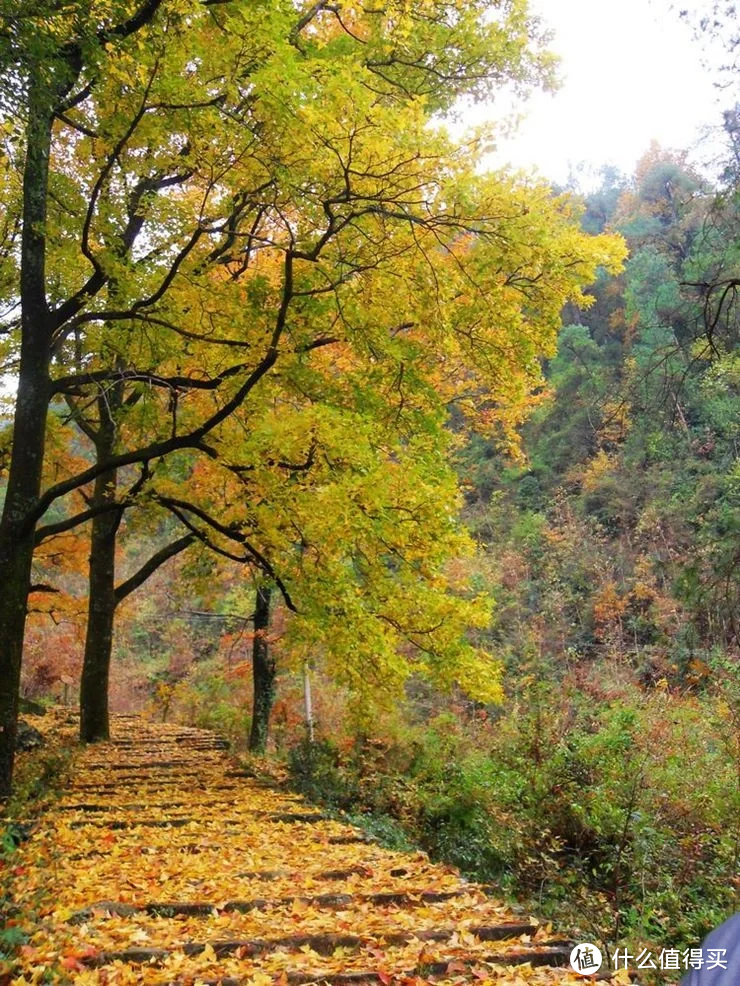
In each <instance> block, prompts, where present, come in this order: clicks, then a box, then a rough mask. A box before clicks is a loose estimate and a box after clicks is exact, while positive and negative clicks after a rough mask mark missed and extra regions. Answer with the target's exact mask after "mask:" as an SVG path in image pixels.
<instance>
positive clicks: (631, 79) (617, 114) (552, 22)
mask: <svg viewBox="0 0 740 986" xmlns="http://www.w3.org/2000/svg"><path fill="white" fill-rule="evenodd" d="M531 6H532V8H533V10H534V11H535V12H536V13H538V14H539V15H540V16H541V18H542V19H543V21H544V22H545V23H546V24H547V25H548V26H549V27H550V28H551V29H552V30H554V32H555V38H554V40H553V41H552V42H551V44H550V47H551V49H552V50H554V51H555V52H557V54H559V55H560V57H561V65H560V76H561V79H562V80H563V84H562V86H561V88H560V90H559V91H558V92H557V93H555V94H554V95H547V94H542V93H538V94H537V95H536V96H534V97H532V98H531V99H530V100H529V101H528V102H527V103H526V104H525V107H524V112H525V113H526V119H525V120H524V121H523V122H522V123H521V125H520V127H519V132H518V134H517V136H515V137H510V138H508V139H502V140H501V141H500V142H499V147H498V151H497V153H496V154H495V155H493V156H492V157H491V159H490V161H491V164H492V165H493V166H496V165H501V164H505V163H511V164H513V165H515V166H516V167H531V166H535V167H536V168H537V169H538V170H539V171H540V172H542V174H544V175H545V176H546V177H547V178H549V179H551V180H552V181H557V182H564V181H566V179H567V177H568V172H569V165H570V164H574V165H575V164H578V163H579V162H586V163H587V164H588V165H590V166H592V167H593V168H598V167H599V166H600V165H602V164H614V165H616V166H617V167H618V168H619V169H620V170H622V171H624V172H626V173H627V174H629V173H631V172H632V170H633V167H634V164H635V162H636V161H637V160H638V158H639V157H640V156H641V155H642V154H643V153H644V152H645V151H646V150H647V149H648V147H649V145H650V141H651V140H652V139H655V140H657V141H658V143H660V144H661V145H662V146H664V147H672V148H676V149H684V148H686V149H688V148H689V147H691V146H692V145H693V144H694V143H695V141H696V140H697V137H698V136H699V131H700V129H701V127H702V125H706V124H711V125H717V124H719V123H720V121H721V116H720V112H719V109H718V106H717V94H716V90H715V89H714V87H713V86H712V81H711V78H710V76H709V74H708V72H707V71H706V70H705V69H704V68H703V67H702V64H701V59H702V51H701V48H700V45H699V44H698V43H697V42H696V41H695V40H694V38H693V37H692V34H691V31H690V29H689V27H688V26H687V25H686V24H685V23H683V22H682V21H680V20H679V18H678V13H677V11H676V10H675V9H674V10H673V11H671V10H670V9H669V3H668V0H619V2H614V0H531ZM684 6H689V7H691V6H694V7H696V6H697V4H696V0H695V2H694V3H692V2H691V0H688V2H687V3H684ZM500 112H501V110H500V109H499V108H498V107H497V108H494V107H485V106H481V107H476V108H475V109H474V110H473V111H471V112H470V113H466V114H465V117H466V121H467V122H473V121H475V122H478V121H482V120H488V119H495V118H496V115H497V113H500Z"/></svg>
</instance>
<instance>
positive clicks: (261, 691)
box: [249, 586, 276, 753]
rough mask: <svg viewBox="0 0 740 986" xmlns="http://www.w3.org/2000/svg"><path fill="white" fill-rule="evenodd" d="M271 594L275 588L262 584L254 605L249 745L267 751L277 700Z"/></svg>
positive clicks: (256, 751)
mask: <svg viewBox="0 0 740 986" xmlns="http://www.w3.org/2000/svg"><path fill="white" fill-rule="evenodd" d="M271 595H272V589H271V588H269V587H264V586H261V587H260V588H259V589H258V590H257V600H256V603H255V608H254V645H253V647H252V678H253V681H254V702H253V705H252V730H251V732H250V734H249V749H250V750H251V751H252V752H254V753H264V752H265V747H266V746H267V732H268V729H269V726H270V713H271V712H272V705H273V702H274V701H275V671H276V668H275V661H274V659H273V658H272V657H271V656H270V645H269V642H268V640H267V633H268V630H269V629H270V596H271Z"/></svg>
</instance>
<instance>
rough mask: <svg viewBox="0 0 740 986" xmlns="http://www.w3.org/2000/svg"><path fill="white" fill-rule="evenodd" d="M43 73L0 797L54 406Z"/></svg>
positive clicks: (36, 90)
mask: <svg viewBox="0 0 740 986" xmlns="http://www.w3.org/2000/svg"><path fill="white" fill-rule="evenodd" d="M46 95H47V94H46V93H45V92H44V89H43V86H42V85H41V83H40V82H39V81H38V80H35V79H32V80H31V82H30V92H29V98H28V123H27V130H26V134H27V147H26V160H25V165H24V173H23V232H22V237H21V275H20V289H21V290H20V299H21V354H20V367H19V373H18V391H17V397H16V405H15V417H14V422H13V450H12V454H11V459H10V471H9V473H8V486H7V492H6V498H5V505H4V508H3V514H2V520H0V572H2V573H3V587H2V592H0V799H3V798H6V797H8V796H9V794H10V788H11V783H12V778H13V760H14V755H15V737H16V730H17V721H18V691H19V686H20V675H21V661H22V656H23V635H24V632H25V626H26V610H27V605H28V594H29V589H30V585H31V563H32V560H33V548H34V527H35V524H34V522H33V521H29V513H30V511H32V510H33V508H34V507H35V506H36V504H37V503H38V498H39V494H40V492H41V471H42V467H43V462H44V438H45V432H46V416H47V413H48V407H49V392H50V385H49V362H50V318H49V309H48V306H47V303H46V290H45V255H46V241H45V233H44V226H45V222H46V203H47V192H48V178H49V154H50V149H51V120H52V117H51V112H50V109H49V105H48V98H45V96H46Z"/></svg>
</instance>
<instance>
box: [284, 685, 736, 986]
mask: <svg viewBox="0 0 740 986" xmlns="http://www.w3.org/2000/svg"><path fill="white" fill-rule="evenodd" d="M739 765H740V758H739V756H738V722H737V710H736V708H734V707H733V706H732V705H731V704H730V702H729V701H728V696H727V695H724V696H722V695H716V696H711V697H710V696H703V697H696V696H688V695H683V696H681V695H670V694H666V693H659V692H652V693H645V692H642V691H641V690H640V689H638V688H636V687H626V686H625V687H622V688H621V689H620V690H619V691H615V693H614V694H612V695H600V696H599V700H598V701H594V698H593V696H590V695H589V694H587V693H586V692H584V691H583V690H580V689H577V688H575V687H573V686H572V685H571V686H566V685H563V686H562V687H561V688H559V689H558V688H554V687H553V686H552V683H550V684H549V685H548V684H545V683H543V682H540V683H537V682H536V681H533V682H531V683H530V685H529V687H528V689H527V694H526V695H520V696H519V699H518V700H517V701H516V702H514V703H512V704H511V705H510V706H509V707H507V708H505V709H504V710H503V711H502V712H500V713H499V714H498V715H495V716H491V717H490V718H489V717H487V716H486V715H485V713H478V714H477V715H476V714H473V715H468V716H465V715H460V714H457V715H455V714H452V713H449V712H448V713H443V714H440V715H437V716H436V717H435V718H433V719H432V720H431V721H430V722H429V723H428V724H422V723H416V724H414V723H412V722H410V721H409V718H408V715H407V714H405V715H400V714H398V715H396V716H395V717H391V718H388V719H386V720H385V721H384V722H383V723H382V724H380V725H379V727H378V729H377V735H375V736H373V737H370V736H367V735H355V736H352V737H345V738H344V740H342V739H340V740H339V741H338V740H337V739H336V737H335V736H333V737H332V738H331V739H328V738H324V739H320V740H318V741H317V742H315V743H313V744H310V743H308V742H303V743H301V744H299V745H298V746H295V747H293V748H292V749H291V750H289V752H288V766H289V772H290V776H291V779H292V783H293V785H294V786H295V787H296V788H298V789H299V790H300V791H301V792H302V793H304V794H305V795H306V796H307V797H309V798H310V799H312V800H314V801H316V802H319V803H321V804H324V805H327V806H330V807H331V808H333V809H337V810H344V811H346V812H348V813H349V814H350V816H351V820H352V821H355V822H357V823H359V824H361V825H362V827H363V828H364V829H365V830H366V831H369V832H371V833H372V834H373V835H375V836H377V837H379V838H380V839H381V841H383V842H384V843H385V844H386V845H389V846H392V847H394V848H409V847H411V846H420V847H421V848H423V849H424V850H426V851H427V852H429V854H430V855H431V856H432V857H433V858H434V859H440V860H445V861H447V862H450V863H452V864H454V865H456V866H458V867H459V868H460V870H461V871H462V872H463V874H465V875H466V876H469V877H471V878H473V879H476V880H481V881H484V882H493V883H496V884H497V885H498V886H499V887H500V888H501V892H502V894H504V895H506V896H508V897H509V899H512V900H516V901H517V902H518V903H520V904H521V905H523V906H525V907H527V908H529V909H530V910H533V911H536V912H537V913H538V914H540V915H541V916H543V917H546V918H553V919H554V920H555V921H556V922H557V925H558V926H559V927H560V928H561V929H564V930H567V931H568V932H569V933H573V932H579V933H582V934H583V935H584V937H585V938H586V940H588V941H595V942H598V943H600V944H601V945H603V946H604V949H605V950H606V951H607V952H608V953H609V954H612V953H613V952H614V950H615V948H616V947H617V946H618V947H619V948H620V949H621V948H624V947H628V948H629V950H630V951H631V952H633V953H635V954H637V952H636V951H635V949H637V951H638V952H639V951H640V950H641V949H642V948H648V949H651V950H652V951H653V952H654V953H655V954H656V955H657V954H659V953H660V951H661V949H663V948H679V949H684V948H692V947H694V948H695V947H697V946H698V945H699V943H700V941H701V939H702V938H703V937H704V936H705V935H706V933H707V932H708V931H709V930H710V929H711V928H713V927H715V926H716V925H718V924H719V923H721V922H722V921H723V920H724V919H725V918H727V917H728V916H729V915H730V914H731V913H732V912H733V911H734V910H736V909H737V907H738V889H739V888H738V881H737V872H738V852H739V846H740V790H739V788H738V767H739ZM664 981H665V980H664Z"/></svg>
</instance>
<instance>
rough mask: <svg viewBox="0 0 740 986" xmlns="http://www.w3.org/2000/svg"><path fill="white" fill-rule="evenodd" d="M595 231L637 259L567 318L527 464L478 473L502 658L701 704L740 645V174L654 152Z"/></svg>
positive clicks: (613, 184) (480, 518)
mask: <svg viewBox="0 0 740 986" xmlns="http://www.w3.org/2000/svg"><path fill="white" fill-rule="evenodd" d="M737 125H738V119H737V117H736V116H733V115H729V114H728V115H727V118H726V127H727V131H728V136H730V137H732V138H733V139H734V141H735V144H734V145H733V146H737V145H736V141H737V133H736V127H737ZM583 222H584V225H585V227H586V228H589V229H592V230H594V231H598V230H602V229H604V228H606V227H609V228H613V229H617V230H619V231H620V232H622V233H623V235H624V236H625V237H626V239H627V243H628V245H629V249H630V256H629V259H628V261H627V264H626V267H625V271H624V273H623V274H622V275H621V276H619V277H609V276H603V277H601V278H600V279H599V281H598V282H597V283H596V285H595V286H594V287H593V288H592V292H593V294H594V297H595V301H594V304H593V306H592V307H591V308H590V309H587V310H575V309H567V310H566V312H565V318H564V322H565V325H564V328H563V329H562V331H561V333H560V336H559V341H558V353H557V356H556V357H555V358H554V359H553V360H551V361H549V363H548V364H547V369H546V376H547V381H548V391H547V393H546V394H545V395H543V400H542V404H541V406H540V407H539V408H538V409H537V410H536V411H535V412H534V414H533V415H532V417H531V418H530V420H529V421H528V422H527V423H526V425H525V427H524V451H525V453H526V461H525V462H523V463H522V464H521V465H517V466H511V464H508V463H507V462H506V460H505V459H502V458H501V456H499V455H497V453H496V450H495V448H494V446H492V445H490V444H485V443H483V442H481V441H480V440H474V441H473V442H472V443H471V445H470V446H469V447H468V448H467V449H466V450H465V451H464V452H463V453H462V455H461V474H462V477H463V481H464V482H465V483H466V484H467V500H468V510H467V514H468V517H469V522H470V523H471V524H472V525H473V527H474V528H475V529H476V531H477V533H478V534H479V536H480V537H481V538H482V539H483V540H485V541H488V542H489V543H490V545H491V553H492V556H493V558H494V565H496V566H497V569H498V571H497V576H496V578H497V580H498V583H499V584H498V588H497V589H496V597H497V600H498V607H499V610H498V612H499V617H498V620H499V623H498V626H499V631H498V633H499V636H498V638H497V642H498V644H499V645H500V646H504V647H506V648H508V649H510V650H511V652H512V653H514V654H517V653H520V652H521V649H522V647H523V646H529V647H531V648H533V649H534V650H536V651H538V652H541V653H543V654H545V655H547V657H548V659H550V660H551V661H553V662H555V663H557V664H561V666H563V665H567V664H572V663H573V662H574V661H576V662H577V661H578V660H580V659H588V660H589V661H593V660H599V659H609V658H611V657H617V658H619V659H620V660H621V661H622V662H623V663H624V665H625V667H629V669H630V670H631V671H632V672H634V674H635V675H636V677H637V680H639V681H640V682H641V683H643V684H644V685H646V686H651V685H652V686H655V685H656V684H659V683H660V685H661V687H667V686H671V687H673V686H675V687H677V688H681V689H686V688H688V689H694V688H698V687H700V686H701V685H702V684H706V683H707V682H708V681H709V680H710V679H711V678H712V677H713V676H717V675H718V676H720V677H721V676H722V675H723V671H722V667H723V661H724V660H725V658H726V656H727V655H728V653H733V654H734V653H736V651H737V646H738V637H739V635H740V624H739V623H738V614H739V613H740V595H738V592H739V590H740V583H739V582H738V578H737V575H738V566H739V563H740V537H739V534H740V528H739V526H738V519H739V518H738V507H739V506H740V499H739V497H740V472H738V450H739V449H740V413H739V412H740V406H739V405H738V384H739V383H740V363H739V362H738V348H737V347H738V283H737V264H738V254H739V251H740V218H739V216H738V198H737V171H736V163H735V164H734V165H733V164H732V163H731V164H729V165H728V166H727V168H726V170H725V172H724V175H723V183H722V185H721V186H720V188H719V189H718V188H717V187H715V186H714V185H712V184H711V183H710V182H708V181H707V180H706V179H705V178H702V177H701V176H700V175H699V174H698V173H697V172H696V171H695V170H694V169H692V168H691V167H690V166H689V165H688V163H687V160H686V156H685V155H683V154H680V153H674V152H669V151H665V150H661V149H660V148H658V147H655V146H654V147H653V148H651V149H650V151H649V152H648V153H647V154H646V155H645V156H644V157H643V159H642V160H641V161H640V163H639V165H638V168H637V171H636V173H635V175H634V176H632V177H631V178H629V179H628V178H626V177H624V176H620V175H617V174H615V173H613V172H610V171H606V172H605V181H604V184H603V185H602V187H601V188H600V189H598V190H597V191H596V192H594V193H593V194H591V195H590V196H588V197H587V198H586V212H585V215H584V219H583ZM502 555H503V556H505V558H506V559H507V564H503V563H502V561H501V559H502Z"/></svg>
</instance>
